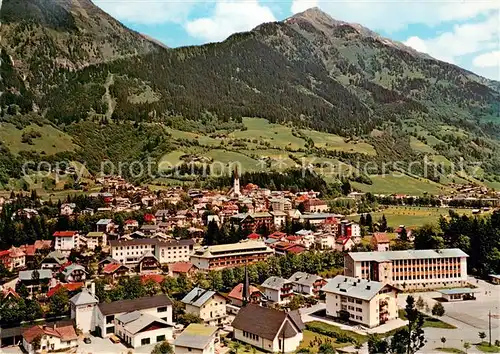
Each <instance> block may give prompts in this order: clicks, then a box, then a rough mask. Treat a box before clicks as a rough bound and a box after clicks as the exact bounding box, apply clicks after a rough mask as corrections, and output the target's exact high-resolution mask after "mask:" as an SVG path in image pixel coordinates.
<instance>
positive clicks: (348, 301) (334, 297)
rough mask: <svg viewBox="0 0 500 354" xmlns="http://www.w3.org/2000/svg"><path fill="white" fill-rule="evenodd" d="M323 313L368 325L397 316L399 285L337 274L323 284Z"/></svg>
mask: <svg viewBox="0 0 500 354" xmlns="http://www.w3.org/2000/svg"><path fill="white" fill-rule="evenodd" d="M322 290H323V292H324V293H325V294H326V297H325V301H326V315H327V316H331V317H340V318H342V317H343V314H342V312H344V314H345V315H346V316H348V317H349V320H350V321H352V322H356V323H360V324H362V325H364V326H367V327H370V328H372V327H376V326H378V325H381V324H384V323H385V322H387V321H389V320H393V319H396V318H398V306H397V294H398V289H397V288H395V287H393V286H392V285H389V284H384V283H381V282H378V281H372V280H367V279H361V278H352V277H346V276H343V275H337V276H336V277H335V278H333V279H330V280H328V283H327V284H326V285H325V286H324V287H323V289H322Z"/></svg>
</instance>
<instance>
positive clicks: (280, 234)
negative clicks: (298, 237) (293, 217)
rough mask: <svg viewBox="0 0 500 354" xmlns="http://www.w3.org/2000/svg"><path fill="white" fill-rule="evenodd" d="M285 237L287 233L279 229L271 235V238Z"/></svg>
mask: <svg viewBox="0 0 500 354" xmlns="http://www.w3.org/2000/svg"><path fill="white" fill-rule="evenodd" d="M283 237H286V234H285V233H284V232H279V231H276V232H273V233H272V234H271V235H269V238H274V239H277V240H279V239H280V238H283Z"/></svg>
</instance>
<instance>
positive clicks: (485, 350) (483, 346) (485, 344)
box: [476, 342, 500, 353]
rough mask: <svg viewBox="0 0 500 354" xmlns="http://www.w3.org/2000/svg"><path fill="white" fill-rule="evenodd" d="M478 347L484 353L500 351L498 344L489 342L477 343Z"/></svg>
mask: <svg viewBox="0 0 500 354" xmlns="http://www.w3.org/2000/svg"><path fill="white" fill-rule="evenodd" d="M476 348H477V349H478V350H480V351H482V352H483V353H500V347H497V346H496V345H493V344H491V347H490V345H489V344H488V342H481V343H479V344H476Z"/></svg>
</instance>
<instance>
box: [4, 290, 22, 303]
mask: <svg viewBox="0 0 500 354" xmlns="http://www.w3.org/2000/svg"><path fill="white" fill-rule="evenodd" d="M1 295H2V298H1V300H2V301H6V300H13V299H19V298H20V296H19V294H18V293H16V291H15V290H14V289H12V288H10V287H9V288H4V289H2V293H1Z"/></svg>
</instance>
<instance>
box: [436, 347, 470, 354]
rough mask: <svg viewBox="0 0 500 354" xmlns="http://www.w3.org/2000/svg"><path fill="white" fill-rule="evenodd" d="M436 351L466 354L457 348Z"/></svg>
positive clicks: (443, 348)
mask: <svg viewBox="0 0 500 354" xmlns="http://www.w3.org/2000/svg"><path fill="white" fill-rule="evenodd" d="M436 350H438V351H440V352H444V353H456V354H465V352H464V351H463V350H460V349H457V348H447V347H442V348H436Z"/></svg>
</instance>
